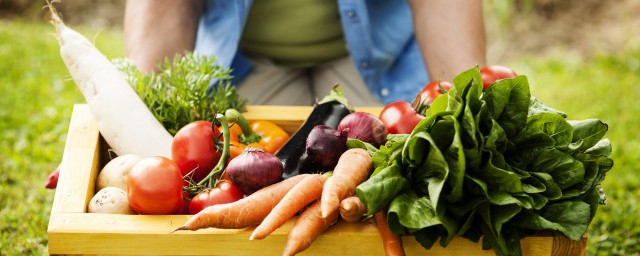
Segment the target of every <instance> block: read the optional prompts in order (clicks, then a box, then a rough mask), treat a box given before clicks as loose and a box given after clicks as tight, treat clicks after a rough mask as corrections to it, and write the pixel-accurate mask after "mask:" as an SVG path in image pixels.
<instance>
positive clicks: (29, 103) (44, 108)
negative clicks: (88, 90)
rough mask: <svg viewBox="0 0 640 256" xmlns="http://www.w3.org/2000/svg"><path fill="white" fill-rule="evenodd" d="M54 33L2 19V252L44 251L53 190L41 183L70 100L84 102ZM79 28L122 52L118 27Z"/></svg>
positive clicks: (57, 149) (60, 140)
mask: <svg viewBox="0 0 640 256" xmlns="http://www.w3.org/2000/svg"><path fill="white" fill-rule="evenodd" d="M53 31H54V29H53V27H52V26H51V25H48V24H46V23H44V22H42V23H36V24H34V23H23V22H20V21H10V22H9V21H4V20H0V93H1V94H0V184H1V185H0V255H34V254H36V255H42V254H47V250H46V248H47V223H48V221H49V213H50V210H51V203H52V201H53V194H54V193H53V191H51V190H45V189H44V186H43V182H44V180H45V179H46V177H47V175H48V174H49V172H51V171H52V170H53V169H54V168H55V167H56V166H57V164H58V163H59V162H60V160H61V158H62V151H63V149H64V141H65V134H66V131H67V128H68V125H69V118H70V116H71V110H72V107H73V104H74V103H82V102H83V99H82V96H81V94H80V92H79V90H78V89H77V88H76V86H75V84H74V83H73V81H72V80H70V77H69V74H68V72H67V70H66V68H65V66H64V64H63V62H62V60H61V58H60V54H59V53H58V50H59V48H58V45H57V43H56V40H55V36H54V34H53ZM81 31H83V32H85V35H87V36H88V37H89V38H91V39H93V38H95V41H96V42H97V43H98V47H99V48H100V49H101V50H103V51H104V52H105V53H106V54H107V55H108V56H111V57H115V56H122V49H123V43H122V42H123V41H122V35H121V34H120V33H113V32H111V31H104V32H102V33H96V32H95V31H91V32H88V31H89V30H85V29H81ZM96 35H97V36H96Z"/></svg>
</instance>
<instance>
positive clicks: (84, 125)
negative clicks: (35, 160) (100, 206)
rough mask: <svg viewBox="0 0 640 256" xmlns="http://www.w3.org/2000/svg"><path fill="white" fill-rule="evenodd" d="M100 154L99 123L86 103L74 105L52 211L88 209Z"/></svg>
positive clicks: (68, 211)
mask: <svg viewBox="0 0 640 256" xmlns="http://www.w3.org/2000/svg"><path fill="white" fill-rule="evenodd" d="M98 155H99V154H98V125H97V123H96V121H95V119H93V117H92V116H91V112H90V111H89V107H88V106H87V105H84V104H83V105H75V106H74V108H73V114H72V117H71V122H70V124H69V133H68V134H67V141H66V143H65V147H64V154H63V156H62V165H61V171H60V177H59V179H58V187H57V189H56V194H55V197H54V199H53V207H52V208H51V213H52V214H55V213H82V212H85V209H86V207H87V203H88V202H89V200H91V197H92V196H93V192H94V191H93V190H94V184H95V179H96V174H97V172H98V171H97V169H98V162H99V157H98Z"/></svg>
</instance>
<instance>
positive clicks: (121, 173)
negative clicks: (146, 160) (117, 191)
mask: <svg viewBox="0 0 640 256" xmlns="http://www.w3.org/2000/svg"><path fill="white" fill-rule="evenodd" d="M140 159H142V158H141V157H140V156H138V155H134V154H129V155H122V156H119V157H116V158H114V159H113V160H111V161H110V162H109V163H107V165H105V166H104V168H102V171H100V174H99V175H98V182H97V184H96V190H97V191H99V190H101V189H103V188H106V187H117V188H121V189H123V190H124V191H127V183H126V179H127V174H129V171H130V170H131V168H132V167H133V166H134V165H135V164H136V163H137V162H138V161H140Z"/></svg>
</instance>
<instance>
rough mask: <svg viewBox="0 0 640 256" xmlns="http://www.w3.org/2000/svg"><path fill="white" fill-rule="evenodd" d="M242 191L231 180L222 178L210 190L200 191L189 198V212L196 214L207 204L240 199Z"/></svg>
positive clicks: (224, 202)
mask: <svg viewBox="0 0 640 256" xmlns="http://www.w3.org/2000/svg"><path fill="white" fill-rule="evenodd" d="M243 196H244V192H242V190H240V189H239V188H238V187H236V185H233V183H231V181H228V180H222V181H220V183H218V186H217V187H216V188H214V189H212V190H209V191H204V192H201V193H200V194H198V195H196V196H195V197H193V199H191V203H190V204H189V214H196V213H198V212H200V211H202V209H204V208H207V207H208V206H212V205H216V204H228V203H233V202H235V201H238V200H240V199H242V197H243Z"/></svg>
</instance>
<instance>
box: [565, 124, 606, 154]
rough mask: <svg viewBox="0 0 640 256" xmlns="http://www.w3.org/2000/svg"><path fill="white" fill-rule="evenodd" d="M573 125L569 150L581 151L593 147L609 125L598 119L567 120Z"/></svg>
mask: <svg viewBox="0 0 640 256" xmlns="http://www.w3.org/2000/svg"><path fill="white" fill-rule="evenodd" d="M569 124H571V126H573V139H572V140H571V144H570V145H569V150H571V151H577V152H582V151H584V150H586V149H588V148H591V147H593V146H594V145H596V143H598V141H600V139H602V137H603V136H604V134H605V133H607V130H608V129H609V127H608V126H607V124H605V123H603V122H601V121H600V120H598V119H587V120H578V121H569Z"/></svg>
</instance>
